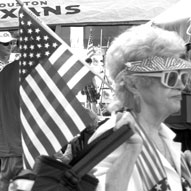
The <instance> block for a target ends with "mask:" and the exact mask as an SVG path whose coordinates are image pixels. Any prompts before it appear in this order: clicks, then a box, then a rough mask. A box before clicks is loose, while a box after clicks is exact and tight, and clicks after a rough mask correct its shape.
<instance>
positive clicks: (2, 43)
mask: <svg viewBox="0 0 191 191" xmlns="http://www.w3.org/2000/svg"><path fill="white" fill-rule="evenodd" d="M0 45H3V46H9V45H15V42H14V41H10V42H0Z"/></svg>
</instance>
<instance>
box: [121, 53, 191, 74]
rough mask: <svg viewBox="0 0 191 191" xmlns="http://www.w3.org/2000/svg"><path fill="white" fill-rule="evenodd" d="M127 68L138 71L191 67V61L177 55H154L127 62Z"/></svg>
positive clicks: (160, 70)
mask: <svg viewBox="0 0 191 191" xmlns="http://www.w3.org/2000/svg"><path fill="white" fill-rule="evenodd" d="M125 65H126V70H128V71H131V72H133V73H135V72H136V73H137V72H162V71H168V70H185V69H191V62H188V61H186V60H183V59H181V58H175V57H159V56H153V57H148V58H146V59H143V60H141V61H135V62H127V63H125Z"/></svg>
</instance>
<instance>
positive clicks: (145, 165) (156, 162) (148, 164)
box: [136, 126, 170, 191]
mask: <svg viewBox="0 0 191 191" xmlns="http://www.w3.org/2000/svg"><path fill="white" fill-rule="evenodd" d="M139 127H140V128H139ZM139 127H137V131H138V133H139V134H140V136H141V137H142V139H143V141H144V144H143V149H142V152H141V154H140V155H139V158H138V160H137V162H136V168H137V169H138V171H139V173H140V175H142V176H141V177H142V178H143V183H144V185H143V187H144V188H145V190H151V189H152V188H153V189H154V188H155V187H157V186H158V185H161V186H163V187H164V188H165V189H164V190H163V191H166V190H167V189H169V185H168V183H167V181H166V173H165V170H164V167H163V165H162V163H161V160H160V157H159V155H158V152H157V150H156V149H155V147H154V145H153V143H152V142H151V141H150V139H149V138H148V137H147V135H146V133H145V132H144V129H143V128H142V127H141V126H139ZM169 190H170V189H169Z"/></svg>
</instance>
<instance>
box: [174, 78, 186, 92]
mask: <svg viewBox="0 0 191 191" xmlns="http://www.w3.org/2000/svg"><path fill="white" fill-rule="evenodd" d="M176 88H177V89H180V90H183V89H184V88H185V84H183V82H182V80H181V79H178V81H177V84H176Z"/></svg>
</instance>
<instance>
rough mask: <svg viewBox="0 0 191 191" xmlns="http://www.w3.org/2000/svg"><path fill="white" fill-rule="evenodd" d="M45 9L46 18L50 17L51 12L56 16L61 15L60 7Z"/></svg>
mask: <svg viewBox="0 0 191 191" xmlns="http://www.w3.org/2000/svg"><path fill="white" fill-rule="evenodd" d="M42 9H44V16H48V15H49V12H51V13H54V14H55V15H61V10H60V6H56V9H53V8H51V7H42Z"/></svg>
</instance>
